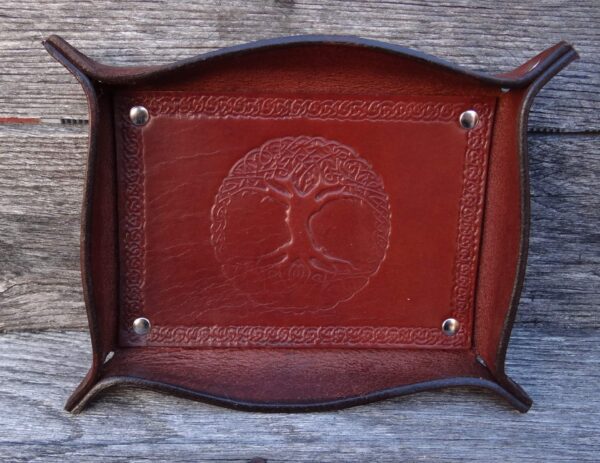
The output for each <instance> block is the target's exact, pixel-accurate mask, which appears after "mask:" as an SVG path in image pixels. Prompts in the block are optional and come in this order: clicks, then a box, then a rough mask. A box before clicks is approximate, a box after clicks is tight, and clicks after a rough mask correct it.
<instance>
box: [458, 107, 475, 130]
mask: <svg viewBox="0 0 600 463" xmlns="http://www.w3.org/2000/svg"><path fill="white" fill-rule="evenodd" d="M458 120H459V121H460V125H461V126H462V127H463V128H465V129H472V128H474V127H475V126H476V125H477V123H478V122H479V115H478V114H477V112H475V111H473V110H472V109H469V110H468V111H465V112H464V113H462V114H461V115H460V118H459V119H458Z"/></svg>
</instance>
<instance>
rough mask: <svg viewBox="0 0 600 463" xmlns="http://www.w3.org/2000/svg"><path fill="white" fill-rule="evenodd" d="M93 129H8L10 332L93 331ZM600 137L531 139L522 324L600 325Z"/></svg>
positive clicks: (3, 202) (2, 214) (0, 294)
mask: <svg viewBox="0 0 600 463" xmlns="http://www.w3.org/2000/svg"><path fill="white" fill-rule="evenodd" d="M86 130H87V129H86V128H85V127H76V126H75V127H65V126H56V125H40V126H28V127H25V126H0V152H1V153H2V162H1V163H0V223H1V224H2V226H0V261H1V265H0V330H5V331H9V330H38V329H48V328H82V327H86V326H87V321H86V317H85V310H84V308H83V303H82V295H81V284H80V273H79V210H80V202H81V196H82V185H83V173H84V164H85V161H84V158H85V156H86V150H87V147H86V144H87V134H86ZM598 140H599V138H598V137H597V136H591V135H560V136H556V135H545V134H535V135H531V136H530V155H531V170H532V188H533V203H532V213H533V222H532V240H531V250H530V261H529V267H528V270H527V280H526V286H525V293H524V295H523V299H522V303H521V308H520V311H519V320H520V321H521V323H524V324H551V325H556V326H560V327H577V326H579V327H595V328H598V327H600V318H599V317H598V312H597V307H598V306H599V305H600V285H599V284H598V274H597V269H598V266H599V264H600V247H599V246H598V230H597V227H598V223H599V220H600V190H598V188H597V185H596V184H597V178H598V174H599V172H600V153H599V152H598V150H597V149H596V146H597V144H598Z"/></svg>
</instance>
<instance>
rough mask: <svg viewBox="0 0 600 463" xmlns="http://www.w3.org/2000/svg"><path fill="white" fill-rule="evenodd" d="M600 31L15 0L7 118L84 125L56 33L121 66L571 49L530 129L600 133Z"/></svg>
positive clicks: (479, 14) (577, 19)
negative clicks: (313, 42) (215, 53)
mask: <svg viewBox="0 0 600 463" xmlns="http://www.w3.org/2000/svg"><path fill="white" fill-rule="evenodd" d="M474 6H476V8H474ZM599 23H600V8H598V3H597V1H595V0H587V1H578V2H555V1H553V0H545V1H542V2H521V1H518V0H512V1H510V2H502V3H498V2H494V1H492V0H481V1H479V2H477V5H473V2H471V1H469V0H460V1H457V2H452V3H447V2H439V3H438V2H427V1H424V0H420V1H414V2H396V1H386V2H381V1H375V0H366V1H361V2H344V3H339V2H333V1H319V2H315V1H312V0H298V1H272V2H263V1H261V0H251V1H248V0H243V1H242V0H236V1H229V2H217V3H215V2H210V1H208V0H203V1H197V2H191V1H182V2H176V3H174V4H170V5H169V6H167V5H165V3H164V2H162V1H159V0H153V1H144V2H141V1H135V2H126V3H123V2H118V1H115V0H99V1H94V2H79V1H75V0H68V1H62V2H59V3H56V2H54V1H50V0H40V1H36V2H22V1H16V0H6V1H4V2H2V3H1V4H0V30H1V31H2V34H1V35H0V62H1V63H3V65H2V67H1V69H0V117H2V116H4V117H16V116H19V117H43V118H46V119H57V118H60V117H65V116H67V117H76V118H84V117H86V114H87V108H86V103H85V98H84V96H83V92H82V91H81V89H80V88H79V86H78V85H77V84H76V83H75V81H74V79H73V78H71V77H70V75H69V74H68V73H67V71H66V70H65V69H63V68H62V67H61V66H60V65H59V64H58V63H56V62H54V61H53V60H52V59H51V58H50V56H48V55H47V54H46V52H45V51H44V49H43V48H42V46H41V43H40V42H41V41H42V40H43V39H44V38H46V37H47V36H48V35H50V34H52V33H57V34H61V35H63V36H64V37H65V38H67V39H68V40H70V41H72V42H73V44H74V45H75V46H77V47H80V48H81V50H82V51H83V52H85V53H87V54H89V55H90V56H92V57H93V58H96V59H98V60H100V61H101V62H104V63H108V64H117V65H125V64H151V63H153V64H154V63H166V62H170V61H173V60H177V59H181V58H187V57H191V56H194V55H196V54H198V53H202V52H206V51H209V50H213V49H215V48H219V47H223V46H228V45H233V44H238V43H242V42H246V41H251V40H257V39H261V38H269V37H277V36H282V35H298V34H307V33H311V34H314V33H327V34H354V35H360V36H363V37H367V38H374V39H379V40H384V41H389V42H393V43H397V44H401V45H405V46H408V47H411V48H416V49H419V50H422V51H424V52H427V53H431V54H434V55H437V56H440V57H442V58H445V59H447V60H449V61H453V62H455V63H457V64H461V65H464V66H467V67H470V68H473V69H477V70H486V71H490V72H497V71H504V70H508V69H511V68H513V67H516V66H518V65H519V64H521V63H522V62H524V61H525V60H526V59H527V58H529V57H531V56H533V55H535V54H536V53H538V52H539V51H541V50H543V49H544V48H546V47H548V46H550V45H552V44H554V43H555V42H557V41H559V40H563V39H564V40H568V41H570V42H572V43H573V44H575V45H576V47H577V49H578V50H579V52H580V53H581V55H582V59H581V61H579V62H576V63H574V64H572V65H571V66H570V67H569V68H568V69H566V70H565V71H563V72H562V73H561V74H560V75H559V76H558V77H557V78H555V79H554V80H553V81H552V82H551V83H550V84H549V86H548V87H547V88H545V89H544V90H542V92H541V94H540V96H539V98H538V100H537V101H536V103H535V104H534V106H533V112H532V116H531V120H530V124H531V127H532V128H535V129H548V128H551V129H562V130H568V131H586V130H587V131H590V130H599V129H600V111H598V109H599V108H600V91H599V89H600V59H599V57H600V51H599V50H600V28H598V27H594V26H595V25H596V26H597V25H598V24H599Z"/></svg>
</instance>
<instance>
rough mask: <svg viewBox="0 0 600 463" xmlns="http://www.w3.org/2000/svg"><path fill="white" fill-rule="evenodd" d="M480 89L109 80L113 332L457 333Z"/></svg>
mask: <svg viewBox="0 0 600 463" xmlns="http://www.w3.org/2000/svg"><path fill="white" fill-rule="evenodd" d="M133 105H143V106H145V107H146V108H148V111H149V113H150V114H151V119H150V121H149V122H148V123H147V124H146V125H145V126H143V127H138V126H135V125H133V124H132V123H131V122H130V121H129V119H128V118H127V119H126V118H125V116H127V114H128V111H127V109H126V108H129V107H131V106H133ZM494 105H495V99H494V98H491V97H478V98H477V99H473V98H465V97H438V96H435V97H432V96H428V97H414V96H412V97H406V98H402V97H398V98H389V97H381V98H373V97H364V98H359V97H356V96H353V97H347V98H346V97H340V96H330V95H324V96H301V95H280V96H275V97H273V96H269V97H266V96H264V97H263V96H260V95H252V96H248V95H211V94H198V93H183V92H154V93H148V92H146V93H143V94H135V93H128V94H121V95H119V96H118V98H117V102H116V105H115V108H116V115H117V120H118V132H119V134H118V137H117V142H118V190H119V194H118V196H119V217H120V223H119V230H120V231H119V236H120V262H121V285H120V288H121V289H120V298H121V314H120V324H121V343H122V344H124V345H136V344H138V341H139V340H138V338H137V336H136V335H135V334H133V333H132V332H131V331H130V330H128V327H129V326H131V322H132V320H133V319H135V318H136V317H139V316H145V317H148V318H149V319H151V320H152V323H153V327H152V330H151V332H150V334H149V335H148V336H147V338H146V339H145V340H144V344H145V345H150V346H152V345H155V346H188V347H190V346H194V347H204V346H214V347H233V346H235V347H243V346H250V347H252V346H282V347H311V346H320V347H414V346H419V347H429V348H444V349H447V348H461V349H462V348H469V347H470V345H471V338H472V335H471V332H472V322H473V311H474V291H475V285H476V281H477V272H476V269H477V260H478V254H479V244H480V232H481V222H482V210H483V203H484V191H485V182H486V168H487V157H488V151H489V147H490V133H491V127H492V123H493V116H494ZM470 108H474V109H476V110H477V112H478V114H479V117H480V122H479V124H478V125H477V127H476V128H475V129H473V130H470V131H468V130H465V129H463V128H461V127H460V125H459V124H458V123H457V121H458V118H459V115H460V114H461V113H462V112H463V111H465V110H467V109H470ZM449 317H452V318H456V319H457V320H458V321H459V322H460V326H461V329H460V330H459V332H458V334H457V335H456V336H452V337H449V336H445V335H444V334H443V332H442V330H441V329H440V326H441V324H442V322H443V320H445V319H447V318H449Z"/></svg>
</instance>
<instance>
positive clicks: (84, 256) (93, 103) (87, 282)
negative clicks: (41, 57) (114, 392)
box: [43, 41, 102, 411]
mask: <svg viewBox="0 0 600 463" xmlns="http://www.w3.org/2000/svg"><path fill="white" fill-rule="evenodd" d="M43 44H44V47H45V48H46V50H47V51H48V53H50V55H51V56H52V57H53V58H54V59H55V60H56V61H58V62H59V63H61V64H62V65H63V66H64V67H65V68H67V70H68V71H69V72H70V73H71V74H72V75H73V76H74V77H75V79H77V81H78V82H79V83H80V85H81V87H82V89H83V91H84V93H85V96H86V99H87V103H88V120H89V127H90V128H89V137H88V139H89V148H88V158H87V164H86V173H85V182H84V185H83V201H82V206H81V223H80V249H79V253H80V261H81V281H82V288H83V299H84V304H85V307H86V312H87V318H88V327H89V331H90V341H91V344H92V365H91V367H90V369H89V371H88V373H87V374H86V376H85V377H84V378H83V380H82V381H81V383H80V384H79V385H78V386H77V388H76V389H75V391H73V393H72V394H71V396H70V397H69V399H68V400H67V403H66V404H65V409H66V410H68V411H71V410H72V409H73V408H74V407H75V406H76V405H77V404H78V403H80V402H81V401H82V400H83V398H84V397H85V395H86V394H87V393H89V391H90V390H92V388H93V387H94V386H95V385H96V384H97V382H98V379H99V374H100V365H101V364H102V358H101V356H102V349H101V346H100V333H99V327H98V320H97V317H96V309H95V304H94V293H93V284H92V275H91V272H90V267H91V263H90V254H91V252H90V248H91V240H90V226H89V224H90V223H91V215H92V191H93V184H94V165H95V161H96V156H97V149H96V143H97V138H98V134H97V132H98V119H99V105H98V97H97V94H96V89H95V88H94V85H93V84H92V82H91V81H90V79H89V78H88V76H87V75H86V74H85V73H84V72H83V71H82V70H81V69H79V68H78V67H77V66H76V65H75V64H74V63H73V62H72V61H71V60H70V59H69V57H68V56H66V55H64V54H63V53H62V52H61V50H60V49H57V48H55V47H54V46H53V45H52V44H51V43H50V42H48V41H46V42H43Z"/></svg>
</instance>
